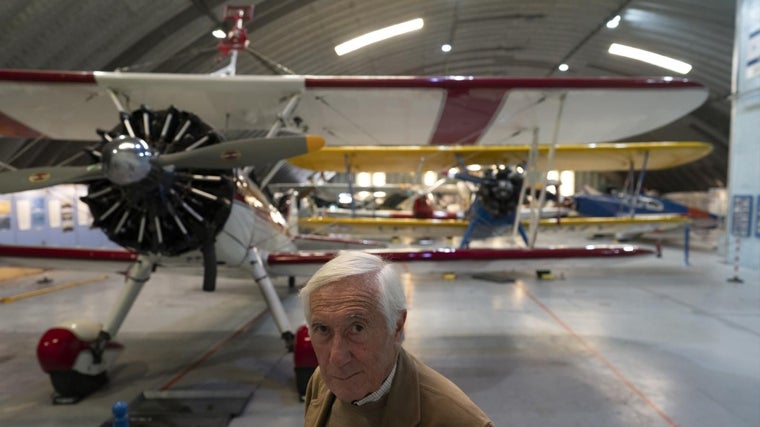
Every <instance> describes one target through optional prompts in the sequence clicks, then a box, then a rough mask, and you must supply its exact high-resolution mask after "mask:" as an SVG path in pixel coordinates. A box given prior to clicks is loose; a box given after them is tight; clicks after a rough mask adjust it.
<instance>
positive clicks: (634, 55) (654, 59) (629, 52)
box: [609, 43, 691, 74]
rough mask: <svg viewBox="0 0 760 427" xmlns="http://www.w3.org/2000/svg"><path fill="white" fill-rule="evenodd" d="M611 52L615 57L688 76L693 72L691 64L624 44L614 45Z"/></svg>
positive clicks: (611, 46)
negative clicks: (629, 59) (633, 60)
mask: <svg viewBox="0 0 760 427" xmlns="http://www.w3.org/2000/svg"><path fill="white" fill-rule="evenodd" d="M609 52H610V53H611V54H613V55H620V56H624V57H626V58H631V59H635V60H637V61H642V62H646V63H647V64H652V65H656V66H658V67H661V68H665V69H666V70H670V71H674V72H676V73H679V74H687V73H688V72H689V71H691V64H687V63H686V62H683V61H679V60H677V59H673V58H670V57H668V56H665V55H660V54H659V53H654V52H650V51H648V50H643V49H638V48H635V47H631V46H626V45H624V44H619V43H612V44H611V45H610V49H609Z"/></svg>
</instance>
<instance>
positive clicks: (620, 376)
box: [515, 282, 678, 427]
mask: <svg viewBox="0 0 760 427" xmlns="http://www.w3.org/2000/svg"><path fill="white" fill-rule="evenodd" d="M515 286H517V287H518V288H520V290H522V291H523V292H524V293H525V295H527V296H528V298H530V299H531V300H532V301H533V302H534V303H535V304H536V305H537V306H539V307H541V309H542V310H544V311H545V312H546V314H548V315H549V316H550V317H551V318H552V319H554V321H555V322H557V323H558V324H559V325H560V326H562V328H563V329H565V330H566V331H567V332H568V333H569V334H570V335H572V336H573V337H574V338H575V339H577V340H578V341H579V342H580V343H581V345H582V346H583V347H585V348H586V350H588V351H589V352H591V354H592V355H593V356H594V357H595V358H596V359H597V360H599V361H600V362H602V364H604V366H606V367H607V369H609V370H610V371H611V372H612V373H613V374H614V375H615V376H616V377H617V378H618V379H619V380H620V381H621V382H622V383H623V384H625V385H626V387H628V388H629V389H630V390H631V391H632V392H634V393H635V394H636V395H637V396H639V397H640V398H641V400H643V401H644V403H646V404H647V406H649V407H650V408H652V409H653V410H654V411H655V412H656V413H657V415H659V416H660V418H662V419H663V420H665V422H666V423H668V424H669V425H670V426H672V427H678V423H676V422H675V421H673V419H671V418H670V417H669V416H668V415H667V414H666V413H665V412H664V411H663V410H662V409H660V407H659V406H657V404H655V403H654V402H652V400H651V399H649V398H648V397H647V396H646V395H645V394H644V392H642V391H641V390H640V389H639V388H638V387H636V386H635V385H634V384H633V383H632V382H631V381H630V380H628V378H626V377H625V375H623V374H622V373H621V372H620V371H619V370H618V369H617V368H615V366H614V365H612V363H611V362H610V361H609V360H607V359H606V358H605V357H604V356H602V354H601V353H599V352H598V351H597V350H596V349H595V348H594V347H592V346H591V344H589V343H588V342H586V340H584V339H583V338H582V337H581V336H580V335H578V334H577V333H575V331H574V330H573V328H571V327H570V326H569V325H568V324H567V323H565V322H564V321H562V319H560V318H559V316H557V315H556V314H554V312H553V311H552V310H551V309H550V308H549V307H547V306H546V305H545V304H544V303H542V302H541V301H540V300H539V299H538V298H536V297H535V296H534V295H533V294H531V293H530V292H529V291H528V290H527V289H525V286H524V285H523V284H522V283H521V282H516V283H515Z"/></svg>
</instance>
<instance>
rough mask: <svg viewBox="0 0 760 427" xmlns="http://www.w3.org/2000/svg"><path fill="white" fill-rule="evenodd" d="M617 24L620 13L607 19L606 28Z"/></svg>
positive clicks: (615, 26) (618, 23)
mask: <svg viewBox="0 0 760 427" xmlns="http://www.w3.org/2000/svg"><path fill="white" fill-rule="evenodd" d="M618 25H620V15H615V17H614V18H612V19H610V20H609V21H607V28H610V29H613V28H617V27H618Z"/></svg>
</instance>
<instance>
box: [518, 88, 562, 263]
mask: <svg viewBox="0 0 760 427" xmlns="http://www.w3.org/2000/svg"><path fill="white" fill-rule="evenodd" d="M566 98H567V92H563V93H562V94H560V96H559V108H558V109H557V118H556V119H555V121H554V132H553V135H552V140H551V145H550V147H549V156H548V157H547V159H546V170H545V171H543V172H541V195H540V196H539V200H538V207H536V205H535V197H532V198H531V209H530V213H531V218H530V228H529V229H528V230H529V233H528V235H529V238H528V247H529V248H533V247H534V246H535V245H536V237H537V235H538V222H539V219H540V216H541V208H542V207H543V206H544V203H545V202H546V184H547V174H548V171H550V170H551V169H552V163H553V162H554V153H555V152H556V151H557V140H558V138H559V126H560V123H561V119H562V112H563V110H564V107H565V99H566ZM534 135H537V132H536V133H534ZM530 149H531V151H533V150H535V151H536V155H535V158H536V161H537V159H538V138H533V143H532V144H531V147H530ZM523 187H525V185H523ZM531 189H532V190H533V193H534V194H535V186H534V183H531ZM515 222H517V223H519V222H520V221H519V216H518V220H517V221H515Z"/></svg>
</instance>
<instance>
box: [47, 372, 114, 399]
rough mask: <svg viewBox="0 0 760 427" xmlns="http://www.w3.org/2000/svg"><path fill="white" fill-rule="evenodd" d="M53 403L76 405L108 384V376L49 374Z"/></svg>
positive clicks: (104, 374) (101, 374)
mask: <svg viewBox="0 0 760 427" xmlns="http://www.w3.org/2000/svg"><path fill="white" fill-rule="evenodd" d="M50 382H52V383H53V390H55V395H54V397H53V402H54V403H76V402H78V401H79V400H81V399H83V398H85V397H87V396H88V395H89V394H91V393H92V392H94V391H95V390H97V389H99V388H100V387H102V386H103V385H104V384H105V383H107V382H108V374H107V373H106V372H101V373H99V374H97V375H85V374H83V373H81V372H77V371H73V370H72V371H54V372H50Z"/></svg>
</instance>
